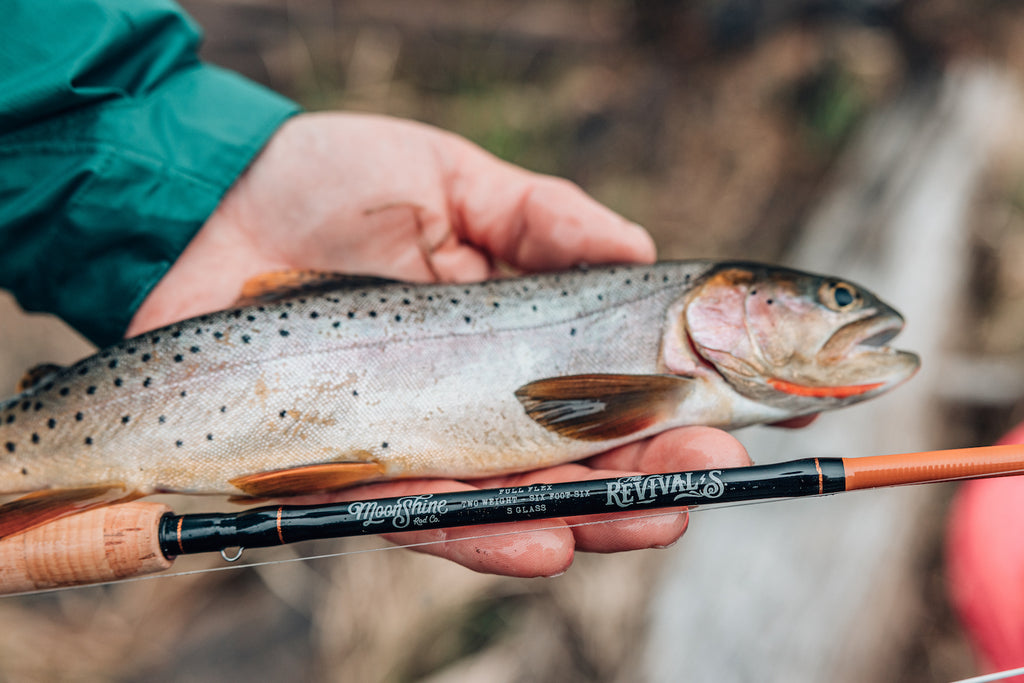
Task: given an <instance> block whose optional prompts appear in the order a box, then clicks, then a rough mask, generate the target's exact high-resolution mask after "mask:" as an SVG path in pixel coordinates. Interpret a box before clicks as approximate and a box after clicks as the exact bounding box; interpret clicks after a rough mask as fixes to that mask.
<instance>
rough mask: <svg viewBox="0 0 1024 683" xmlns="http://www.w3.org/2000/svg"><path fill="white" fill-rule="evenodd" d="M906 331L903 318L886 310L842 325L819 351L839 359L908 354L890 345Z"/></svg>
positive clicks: (820, 355) (824, 356) (826, 355)
mask: <svg viewBox="0 0 1024 683" xmlns="http://www.w3.org/2000/svg"><path fill="white" fill-rule="evenodd" d="M902 331H903V317H902V316H900V315H899V314H898V313H896V312H889V311H883V312H882V313H877V314H875V315H872V316H870V317H868V318H862V319H861V320H856V321H854V322H852V323H847V324H846V325H843V326H842V327H840V328H839V329H838V330H836V331H835V332H834V333H833V334H832V336H831V337H829V339H828V341H826V342H825V343H824V344H823V345H822V347H821V350H820V351H819V352H818V355H819V357H821V358H824V359H839V358H845V357H849V356H851V355H854V354H864V353H867V354H880V353H881V354H885V353H905V352H902V351H897V350H896V349H894V348H892V347H890V346H887V343H888V342H890V341H892V339H893V338H894V337H896V335H898V334H899V333H900V332H902Z"/></svg>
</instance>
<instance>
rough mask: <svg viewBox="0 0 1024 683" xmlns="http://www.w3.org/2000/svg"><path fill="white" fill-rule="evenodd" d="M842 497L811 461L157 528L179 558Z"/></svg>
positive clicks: (202, 518) (257, 511)
mask: <svg viewBox="0 0 1024 683" xmlns="http://www.w3.org/2000/svg"><path fill="white" fill-rule="evenodd" d="M843 490H845V470H844V467H843V461H842V458H807V459H804V460H794V461H790V462H782V463H775V464H770V465H755V466H751V467H737V468H730V469H714V470H698V471H693V472H675V473H669V474H645V475H633V476H628V477H618V478H613V479H595V480H593V481H574V482H564V483H558V484H532V485H529V486H515V487H509V488H497V489H481V490H476V491H458V492H452V493H425V494H418V495H416V494H414V495H409V496H401V497H396V498H380V499H376V500H361V501H353V502H348V503H335V504H328V505H281V506H272V507H271V506H268V507H260V508H253V509H250V510H244V511H242V512H236V513H233V514H193V515H174V514H166V515H164V517H163V518H162V519H161V520H160V529H159V537H160V547H161V549H162V550H163V552H164V555H166V556H167V557H168V558H173V557H175V556H177V555H187V554H192V553H203V552H216V551H220V550H224V549H225V548H235V547H244V548H261V547H267V546H274V545H283V544H286V543H295V542H298V541H308V540H314V539H322V538H339V537H343V536H360V535H367V534H384V533H393V532H399V531H414V530H420V529H440V528H449V527H459V526H469V525H477V524H494V523H500V522H518V521H523V520H527V519H548V518H552V517H573V516H578V515H592V514H601V513H610V512H627V511H639V510H653V509H659V508H667V507H683V506H687V507H692V506H698V505H708V504H720V503H734V502H740V501H749V500H761V499H768V498H794V497H800V496H817V495H822V494H826V493H836V492H839V491H843Z"/></svg>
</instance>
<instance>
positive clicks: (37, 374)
mask: <svg viewBox="0 0 1024 683" xmlns="http://www.w3.org/2000/svg"><path fill="white" fill-rule="evenodd" d="M62 369H63V368H62V367H61V366H60V365H57V364H55V363H40V364H39V365H35V366H33V367H31V368H29V369H28V370H26V371H25V374H24V375H22V377H21V379H20V380H18V386H17V388H16V391H17V392H18V393H19V394H20V393H21V392H23V391H25V390H26V389H31V388H32V387H34V386H35V385H37V384H39V382H41V381H42V380H43V379H44V378H45V377H49V376H50V375H52V374H53V373H55V372H57V371H58V370H62Z"/></svg>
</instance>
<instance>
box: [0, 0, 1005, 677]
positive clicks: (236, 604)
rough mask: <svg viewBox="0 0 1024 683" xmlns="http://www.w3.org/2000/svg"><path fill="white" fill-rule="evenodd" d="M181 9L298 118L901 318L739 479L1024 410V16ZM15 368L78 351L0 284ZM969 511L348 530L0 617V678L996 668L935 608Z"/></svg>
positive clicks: (935, 7)
mask: <svg viewBox="0 0 1024 683" xmlns="http://www.w3.org/2000/svg"><path fill="white" fill-rule="evenodd" d="M184 4H185V6H186V8H187V9H188V10H189V12H190V13H191V14H192V15H193V16H194V17H195V18H196V20H197V21H198V22H199V23H200V24H201V25H202V26H203V27H204V29H205V30H206V34H207V40H206V44H205V47H204V52H203V56H204V57H205V58H206V59H207V60H210V61H213V62H215V63H218V64H221V65H223V66H226V67H228V68H232V69H235V70H238V71H240V72H241V73H243V74H245V75H247V76H249V77H251V78H253V79H255V80H258V81H261V82H263V83H265V84H267V85H269V86H270V87H272V88H274V89H275V90H278V91H279V92H282V93H284V94H286V95H288V96H290V97H293V98H295V99H296V100H298V101H299V102H301V103H302V104H303V105H304V106H306V107H307V108H308V109H312V110H316V109H345V110H358V111H369V112H381V113H387V114H392V115H396V116H402V117H409V118H414V119H417V120H421V121H425V122H428V123H432V124H435V125H438V126H441V127H444V128H447V129H449V130H452V131H455V132H458V133H460V134H462V135H464V136H466V137H468V138H469V139H471V140H473V141H475V142H477V143H478V144H480V145H482V146H483V147H485V148H486V149H488V150H490V151H491V152H493V153H494V154H496V155H498V156H500V157H502V158H504V159H507V160H509V161H512V162H515V163H517V164H521V165H523V166H526V167H528V168H530V169H533V170H537V171H541V172H545V173H552V174H557V175H561V176H565V177H568V178H570V179H572V180H574V181H575V182H577V183H579V184H580V185H582V186H583V187H584V188H585V189H586V190H587V191H588V192H590V193H591V194H593V195H594V196H595V197H597V198H598V199H599V200H600V201H602V202H604V203H606V204H608V205H609V206H611V207H612V208H614V209H615V210H617V211H619V212H620V213H622V214H624V215H625V216H628V217H629V218H631V219H632V220H635V221H637V222H639V223H641V224H643V225H644V226H646V227H647V228H648V229H649V230H650V231H651V232H652V233H653V234H654V236H655V239H656V240H657V242H658V244H659V248H660V256H661V257H662V258H705V257H711V258H719V257H728V258H743V259H755V260H764V261H773V262H780V263H788V264H793V265H799V266H802V267H805V268H809V269H812V270H819V271H829V272H833V273H835V274H837V275H843V276H846V277H851V278H853V279H856V280H858V281H860V282H862V283H863V284H866V285H868V286H869V287H870V288H871V289H872V290H873V291H875V292H876V293H878V294H879V295H880V296H882V297H883V298H885V299H887V300H889V301H891V302H892V303H893V304H894V305H895V306H896V307H897V308H898V309H900V310H901V311H903V312H904V314H905V315H906V316H907V320H908V329H907V333H906V336H905V339H906V341H901V343H900V345H905V346H907V347H909V348H912V349H914V350H916V351H918V352H920V353H922V355H923V357H924V367H925V369H924V370H923V371H922V373H921V374H920V375H919V377H918V378H916V379H915V380H914V381H913V382H912V383H911V384H910V385H908V387H906V388H905V389H901V390H899V391H897V392H896V393H894V394H893V395H892V396H890V397H886V398H884V399H882V400H880V401H877V402H873V404H872V406H871V407H867V406H865V408H864V409H863V410H861V409H859V408H858V409H857V411H859V412H857V411H850V412H849V414H848V413H847V412H846V411H844V412H843V413H836V414H833V415H828V416H825V417H823V418H822V419H820V420H819V422H818V424H816V425H814V426H813V427H812V428H810V429H808V430H802V431H801V432H799V433H789V432H781V431H779V430H768V429H762V428H754V429H750V430H744V431H741V432H740V433H739V434H738V436H739V437H740V439H741V440H742V441H744V443H745V444H746V445H747V446H748V449H749V450H750V452H751V454H752V456H753V457H754V459H755V460H759V461H765V460H769V459H775V458H783V457H801V456H806V455H825V456H829V455H840V456H848V455H869V454H875V453H882V452H898V451H904V450H924V449H926V448H938V447H958V446H971V445H984V444H989V443H991V442H993V441H994V440H995V439H996V438H998V437H999V435H1001V434H1002V433H1004V432H1005V431H1007V430H1008V429H1009V428H1010V427H1011V426H1013V425H1014V424H1016V423H1017V422H1018V421H1020V420H1021V419H1024V403H1022V401H1021V399H1022V397H1024V336H1022V332H1024V270H1022V269H1021V267H1020V264H1021V263H1022V262H1024V135H1022V133H1021V131H1022V130H1024V125H1022V123H1024V109H1022V105H1021V102H1020V96H1019V88H1020V85H1021V83H1022V82H1024V6H1022V5H1021V4H1020V3H1016V2H1008V1H999V0H981V1H979V2H973V3H959V2H952V1H949V0H908V1H905V2H901V1H899V0H817V1H815V0H777V1H774V2H767V1H761V0H702V1H694V2H677V1H674V0H649V1H646V2H645V1H641V0H635V1H634V2H629V1H627V0H593V1H589V2H587V1H583V0H447V1H441V0H429V1H428V0H377V1H374V2H370V1H369V0H361V1H360V0H349V1H346V0H308V1H305V2H295V1H292V2H288V1H287V0H204V1H200V0H190V1H188V2H185V3H184ZM902 339H904V337H901V340H902ZM0 349H2V351H3V354H2V358H0V386H4V387H8V388H9V389H10V390H11V392H12V393H13V387H14V384H15V382H16V381H17V379H18V378H19V377H20V375H21V374H22V372H23V371H24V369H26V368H28V367H31V366H32V365H34V364H37V363H40V362H67V361H71V360H74V359H76V358H78V357H81V356H83V355H85V354H87V353H89V351H90V348H89V346H88V344H86V343H85V342H84V341H82V340H81V338H79V337H77V336H76V335H75V334H74V333H72V332H70V331H69V330H67V328H65V327H64V326H63V325H62V324H61V323H59V322H58V321H55V320H53V319H50V318H46V317H45V316H26V315H24V314H22V313H20V312H19V311H18V309H17V307H16V305H15V304H14V303H13V302H12V301H11V300H10V298H9V297H7V296H6V295H5V294H4V295H2V299H0ZM874 404H877V405H874ZM864 449H868V450H864ZM953 491H954V487H953V486H952V485H942V486H931V487H926V490H925V489H915V490H913V491H911V490H897V491H890V492H883V494H881V495H880V496H879V497H877V498H876V497H871V496H868V495H864V496H860V494H851V497H854V498H855V500H854V502H852V503H849V504H848V505H849V506H850V507H847V504H846V503H840V502H839V501H838V499H835V500H834V499H822V500H814V501H803V502H800V503H773V504H771V505H763V506H758V507H757V508H752V510H754V511H753V512H750V510H751V509H748V510H739V511H737V510H726V511H715V510H707V511H700V512H697V513H695V514H694V516H693V519H692V520H691V531H690V532H688V534H687V536H686V538H684V540H683V541H682V542H681V543H679V544H678V545H677V547H675V548H673V549H670V550H666V551H645V552H638V553H631V554H628V555H616V556H607V557H605V556H586V555H584V556H579V557H578V558H577V560H576V563H575V565H574V567H573V568H572V569H571V570H570V571H569V572H568V573H567V574H565V575H563V576H561V577H558V578H555V579H549V580H509V579H501V578H496V577H489V576H482V575H478V574H473V573H471V572H469V571H467V570H463V569H461V568H459V567H455V566H451V565H449V564H447V563H445V562H444V561H441V560H436V559H434V558H427V557H422V556H419V555H416V554H413V553H411V552H408V551H404V550H375V551H374V552H358V551H363V550H372V549H378V548H383V546H382V545H381V544H379V543H375V542H373V541H365V540H364V541H353V542H334V543H319V544H315V545H309V546H305V547H301V548H299V549H298V550H297V551H280V552H276V554H275V553H274V552H266V553H263V552H260V553H257V552H252V553H249V554H247V559H252V560H254V561H262V560H267V559H289V558H294V557H296V556H297V555H298V554H301V555H302V556H311V555H318V554H325V553H339V552H341V553H349V554H346V555H343V556H341V557H334V558H324V559H313V560H307V561H303V562H289V563H284V564H274V565H266V566H261V567H253V568H241V569H235V570H232V571H220V572H204V573H196V574H190V575H186V576H179V577H173V578H162V579H157V580H149V581H142V582H136V583H128V584H121V585H116V586H108V587H100V588H88V589H76V590H71V591H64V592H58V593H53V594H45V595H36V596H26V597H19V598H7V599H2V600H0V624H4V628H3V629H0V680H4V681H47V680H61V681H68V680H73V681H79V680H80V681H135V680H146V681H215V680H216V681H219V680H243V679H251V680H298V681H334V680H352V681H395V682H400V681H420V680H427V681H432V682H442V681H443V682H447V681H462V680H474V681H496V682H497V681H554V680H558V681H637V680H641V681H642V680H649V681H661V680H689V681H773V680H778V681H799V680H808V681H810V680H832V681H843V680H849V681H872V680H900V681H912V682H915V681H922V682H923V681H950V680H954V679H956V678H962V677H966V676H969V675H972V674H974V673H976V672H977V670H978V666H979V664H978V663H977V662H976V661H975V658H974V655H973V654H972V652H971V649H970V647H969V646H968V644H967V642H966V640H965V637H964V633H963V631H962V629H961V627H960V625H959V624H958V622H957V619H956V618H955V616H954V615H953V612H952V610H951V608H950V606H949V601H948V598H947V596H946V590H945V574H944V559H943V552H944V549H943V530H944V524H945V515H946V511H947V508H948V502H949V500H950V498H951V496H952V495H953ZM857 496H859V497H857ZM172 504H173V505H174V506H175V508H176V509H177V510H178V511H182V510H184V509H185V507H186V506H187V505H189V504H192V503H191V502H189V501H184V500H180V501H173V502H172ZM215 507H216V506H215ZM769 509H772V510H779V511H780V512H778V513H774V512H768V510H769ZM773 515H778V516H775V517H773ZM805 524H810V525H811V526H809V527H804V526H801V525H805ZM800 538H805V539H811V541H810V542H808V543H807V544H802V542H801V541H800V540H799V539H800ZM223 564H224V563H223V562H222V561H221V559H220V558H219V557H218V558H214V559H205V560H196V561H192V563H191V564H189V563H186V562H183V561H179V563H178V564H176V566H175V568H176V569H201V568H203V567H207V566H209V567H221V566H223ZM801 572H806V574H804V573H801ZM1021 664H1024V662H1021Z"/></svg>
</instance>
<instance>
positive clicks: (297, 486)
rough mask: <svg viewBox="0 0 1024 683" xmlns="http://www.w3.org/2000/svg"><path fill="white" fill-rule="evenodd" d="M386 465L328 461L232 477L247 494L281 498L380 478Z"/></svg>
mask: <svg viewBox="0 0 1024 683" xmlns="http://www.w3.org/2000/svg"><path fill="white" fill-rule="evenodd" d="M383 474H384V468H383V467H382V466H381V465H380V463H376V462H329V463H322V464H318V465H305V466H303V467H293V468H291V469H287V470H273V471H271V472H257V473H256V474H246V475H244V476H241V477H236V478H235V479H232V480H231V482H230V483H231V484H232V485H233V486H236V487H237V488H239V489H240V490H241V491H242V493H244V494H245V495H246V496H251V497H253V498H278V497H282V496H300V495H304V494H308V493H320V492H322V491H335V490H337V489H343V488H346V487H348V486H354V485H355V484H361V483H363V482H365V481H371V480H373V479H380V478H381V476H382V475H383Z"/></svg>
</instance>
